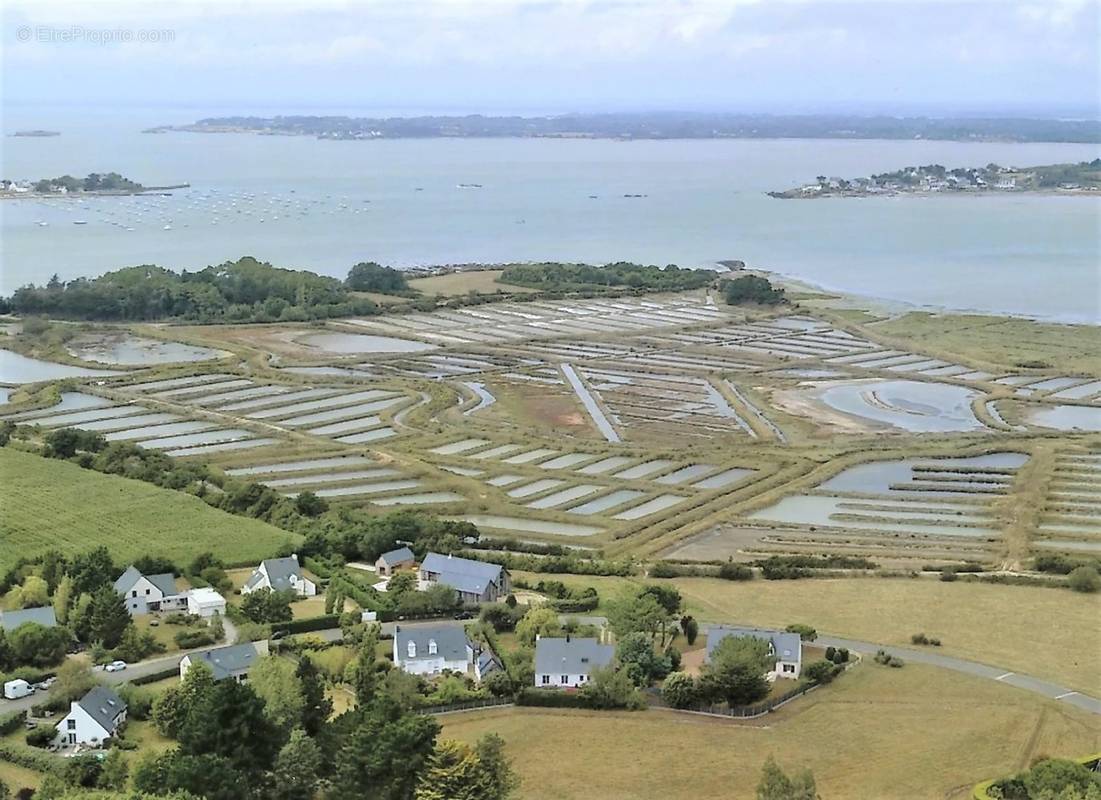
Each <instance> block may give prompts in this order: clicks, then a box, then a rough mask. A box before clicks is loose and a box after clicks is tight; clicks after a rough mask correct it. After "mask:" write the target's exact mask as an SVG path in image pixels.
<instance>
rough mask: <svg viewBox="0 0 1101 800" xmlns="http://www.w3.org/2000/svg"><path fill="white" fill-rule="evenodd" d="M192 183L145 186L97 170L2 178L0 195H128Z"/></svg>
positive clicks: (180, 186)
mask: <svg viewBox="0 0 1101 800" xmlns="http://www.w3.org/2000/svg"><path fill="white" fill-rule="evenodd" d="M190 185H191V184H189V183H178V184H174V185H172V186H143V185H142V184H140V183H138V182H137V181H132V180H130V179H129V178H124V177H123V176H122V175H119V174H118V173H117V172H108V173H105V174H101V173H98V172H93V173H91V174H89V175H88V177H86V178H74V177H73V176H72V175H62V176H61V177H59V178H41V179H39V180H37V181H28V180H8V179H7V178H5V179H3V180H2V181H0V198H10V197H41V196H43V195H49V196H63V195H69V194H81V195H128V194H146V193H148V192H163V191H167V190H169V189H186V188H187V187H189V186H190Z"/></svg>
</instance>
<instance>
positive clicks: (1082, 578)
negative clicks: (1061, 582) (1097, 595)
mask: <svg viewBox="0 0 1101 800" xmlns="http://www.w3.org/2000/svg"><path fill="white" fill-rule="evenodd" d="M1067 584H1068V585H1069V586H1070V588H1071V589H1073V590H1074V591H1076V592H1084V593H1086V594H1093V593H1094V592H1096V591H1099V590H1101V574H1098V572H1097V570H1096V569H1095V568H1094V567H1087V566H1081V567H1075V568H1074V569H1073V570H1072V571H1071V573H1070V575H1069V576H1068V578H1067Z"/></svg>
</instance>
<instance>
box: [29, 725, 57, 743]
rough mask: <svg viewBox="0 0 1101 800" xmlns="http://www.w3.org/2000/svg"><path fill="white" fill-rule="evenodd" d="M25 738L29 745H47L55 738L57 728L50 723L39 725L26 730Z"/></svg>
mask: <svg viewBox="0 0 1101 800" xmlns="http://www.w3.org/2000/svg"><path fill="white" fill-rule="evenodd" d="M25 738H26V741H27V744H29V745H30V746H31V747H48V746H49V744H50V743H51V742H52V741H53V740H54V739H56V738H57V730H56V729H55V728H54V727H53V726H51V725H39V726H37V727H35V728H31V729H30V730H29V731H27V735H26V737H25Z"/></svg>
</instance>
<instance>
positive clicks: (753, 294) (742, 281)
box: [723, 275, 787, 306]
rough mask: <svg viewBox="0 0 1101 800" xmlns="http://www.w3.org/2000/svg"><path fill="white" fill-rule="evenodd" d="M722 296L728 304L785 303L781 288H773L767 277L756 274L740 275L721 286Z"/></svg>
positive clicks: (771, 304)
mask: <svg viewBox="0 0 1101 800" xmlns="http://www.w3.org/2000/svg"><path fill="white" fill-rule="evenodd" d="M723 296H724V298H725V299H726V302H727V304H728V305H738V304H741V303H757V304H759V305H764V306H774V305H779V304H780V303H786V302H787V300H786V299H785V298H784V290H783V289H775V288H773V286H772V283H771V282H770V281H769V280H768V278H762V277H760V276H758V275H741V276H739V277H737V278H735V279H734V280H732V281H729V282H728V283H727V284H726V285H725V286H724V288H723Z"/></svg>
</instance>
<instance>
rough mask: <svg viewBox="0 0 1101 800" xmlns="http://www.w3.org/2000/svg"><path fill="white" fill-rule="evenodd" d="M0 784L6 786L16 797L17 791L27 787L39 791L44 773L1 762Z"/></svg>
mask: <svg viewBox="0 0 1101 800" xmlns="http://www.w3.org/2000/svg"><path fill="white" fill-rule="evenodd" d="M0 783H3V784H5V785H6V786H7V787H8V789H10V790H11V793H12V796H14V795H15V793H16V792H17V791H19V790H20V789H23V788H25V787H29V788H32V789H37V788H38V787H39V786H40V785H41V783H42V773H40V772H35V771H34V770H33V769H27V768H26V767H20V766H18V765H17V764H11V763H9V762H7V761H0Z"/></svg>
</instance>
